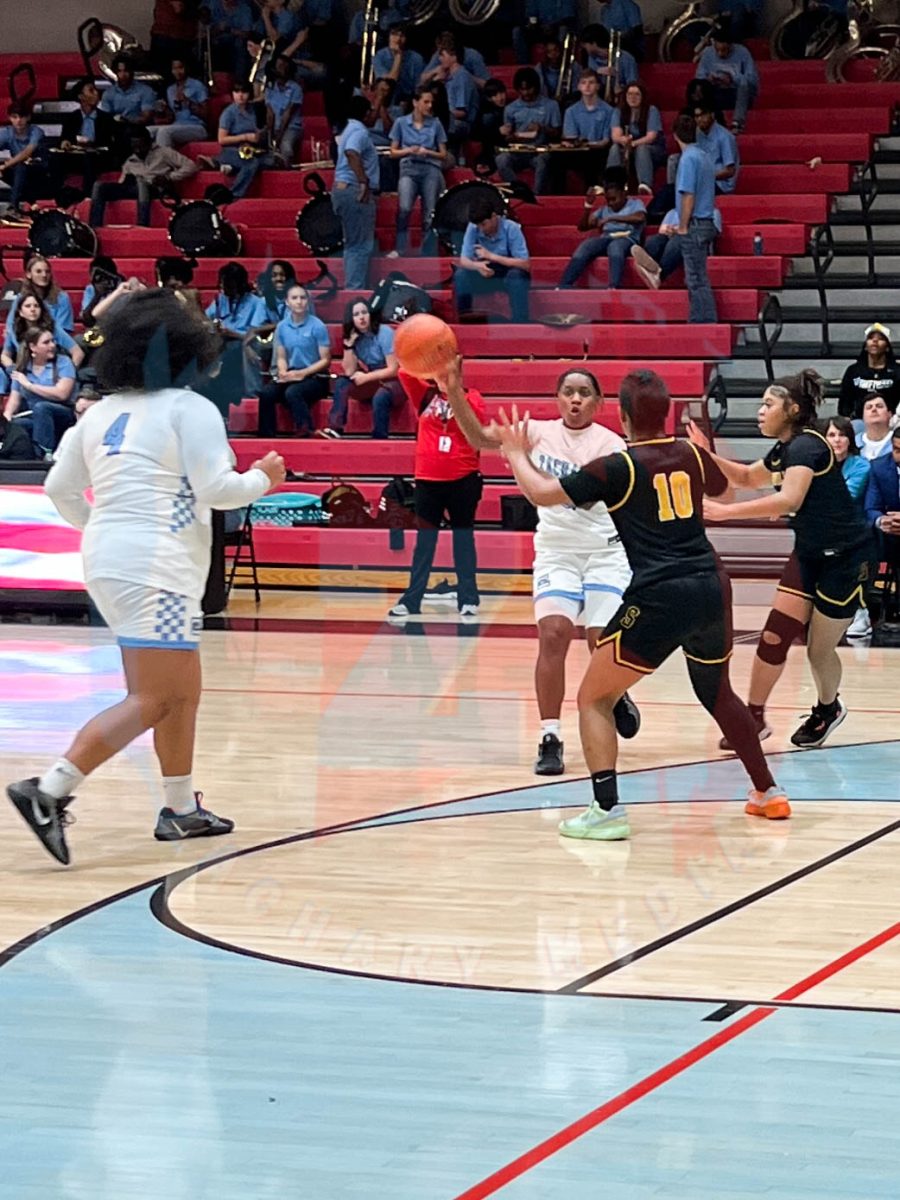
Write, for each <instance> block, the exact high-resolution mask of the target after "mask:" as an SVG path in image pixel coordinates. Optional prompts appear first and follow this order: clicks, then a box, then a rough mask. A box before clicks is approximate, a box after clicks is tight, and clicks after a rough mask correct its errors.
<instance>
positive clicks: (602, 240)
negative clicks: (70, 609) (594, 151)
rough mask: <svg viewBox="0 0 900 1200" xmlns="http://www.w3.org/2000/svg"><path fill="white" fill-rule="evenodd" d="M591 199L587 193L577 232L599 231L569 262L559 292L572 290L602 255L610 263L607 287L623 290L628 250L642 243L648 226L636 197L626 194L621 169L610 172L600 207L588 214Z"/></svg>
mask: <svg viewBox="0 0 900 1200" xmlns="http://www.w3.org/2000/svg"><path fill="white" fill-rule="evenodd" d="M592 204H593V199H592V195H591V193H588V195H587V197H586V198H585V202H584V211H583V212H582V215H581V220H580V221H579V222H578V228H579V229H580V230H582V231H584V230H588V229H596V230H598V234H597V236H595V237H590V238H586V239H585V240H584V241H583V242H582V243H581V244H580V246H578V248H577V249H576V251H575V253H574V254H573V255H572V257H571V259H570V260H569V263H568V266H567V267H566V269H565V271H564V272H563V277H562V279H561V280H560V281H559V286H560V287H561V288H571V287H574V286H575V284H576V283H577V282H578V280H579V279H580V278H581V276H582V274H583V273H584V271H585V269H586V268H587V267H588V266H589V265H590V264H591V263H592V262H593V261H594V259H595V258H600V257H602V256H603V255H606V257H607V258H608V260H609V283H608V285H607V286H608V287H609V288H611V289H618V288H620V287H621V286H622V275H623V273H624V271H625V260H626V259H627V258H628V256H629V254H630V252H631V247H632V246H633V245H636V243H637V242H639V241H640V239H641V234H642V233H643V231H644V226H645V225H646V223H647V213H646V211H645V209H644V206H643V204H642V203H641V201H640V200H638V199H637V198H636V197H631V198H630V199H629V197H628V195H627V193H626V191H625V172H624V170H622V169H621V168H617V169H616V170H610V171H608V172H607V176H606V187H605V188H604V190H603V203H602V204H601V205H600V206H599V207H598V208H595V209H593V211H592V210H591V206H592Z"/></svg>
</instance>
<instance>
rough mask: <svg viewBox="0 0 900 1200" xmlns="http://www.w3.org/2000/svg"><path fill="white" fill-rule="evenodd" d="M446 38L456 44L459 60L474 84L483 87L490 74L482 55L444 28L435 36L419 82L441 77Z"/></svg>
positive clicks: (429, 81) (427, 81)
mask: <svg viewBox="0 0 900 1200" xmlns="http://www.w3.org/2000/svg"><path fill="white" fill-rule="evenodd" d="M448 40H449V41H451V42H453V43H454V45H455V46H456V48H457V51H458V55H459V61H460V63H461V64H462V66H464V67H465V69H466V70H467V71H468V72H469V74H470V75H471V76H472V78H473V80H474V81H475V86H476V87H478V88H481V87H483V86H484V85H485V84H486V83H487V81H488V79H489V78H490V74H491V73H490V71H489V70H488V68H487V63H486V62H485V61H484V55H483V54H481V53H480V52H479V51H478V50H473V49H472V47H471V46H464V45H463V44H462V43H461V42H460V40H459V38H458V37H457V36H456V35H455V34H453V33H450V32H449V30H444V32H443V33H439V34H438V36H437V37H436V38H435V51H434V54H432V56H431V58H430V59H429V60H428V62H427V63H426V64H425V69H424V70H423V71H422V75H421V82H422V83H431V82H432V80H434V79H441V78H442V76H441V71H442V69H443V64H442V63H441V49H442V48H443V46H444V43H445V42H447V41H448Z"/></svg>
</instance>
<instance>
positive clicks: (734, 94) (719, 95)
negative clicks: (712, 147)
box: [697, 26, 759, 133]
mask: <svg viewBox="0 0 900 1200" xmlns="http://www.w3.org/2000/svg"><path fill="white" fill-rule="evenodd" d="M697 78H698V79H708V80H709V82H710V83H711V84H712V85H713V87H714V88H715V96H714V99H715V103H716V107H717V108H730V109H733V112H732V118H731V130H732V133H741V131H742V130H743V128H744V125H745V124H746V123H747V113H748V111H749V110H750V108H751V107H752V105H753V103H754V101H755V100H756V97H757V95H758V94H759V74H758V72H757V70H756V63H755V62H754V61H753V57H752V55H751V54H750V51H749V50H748V49H747V47H746V46H741V45H738V44H736V43H735V42H733V41H732V39H731V33H730V32H729V30H728V29H727V28H725V27H724V26H722V27H720V28H719V29H717V31H716V32H715V33H714V34H713V44H712V45H711V46H707V48H706V49H705V50H704V51H703V53H702V54H701V55H700V61H699V62H698V64H697Z"/></svg>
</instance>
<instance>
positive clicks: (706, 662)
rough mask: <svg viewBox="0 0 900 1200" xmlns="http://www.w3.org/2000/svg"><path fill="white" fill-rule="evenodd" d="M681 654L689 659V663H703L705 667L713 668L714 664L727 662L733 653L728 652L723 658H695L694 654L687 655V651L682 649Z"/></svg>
mask: <svg viewBox="0 0 900 1200" xmlns="http://www.w3.org/2000/svg"><path fill="white" fill-rule="evenodd" d="M681 653H682V654H683V655H684V657H685V658H689V659H690V660H691V662H695V663H703V664H704V665H705V666H715V665H716V663H725V662H728V660H729V658H731V655H732V654H733V651H732V650H729V651H728V653H727V654H726V655H725V657H724V658H697V656H696V654H688V652H687V650H685V649H683V648H682V651H681Z"/></svg>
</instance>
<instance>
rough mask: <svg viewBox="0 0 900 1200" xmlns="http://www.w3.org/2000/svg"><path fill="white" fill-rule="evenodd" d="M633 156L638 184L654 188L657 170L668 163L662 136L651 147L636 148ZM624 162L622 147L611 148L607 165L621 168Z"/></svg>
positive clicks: (614, 146) (658, 136)
mask: <svg viewBox="0 0 900 1200" xmlns="http://www.w3.org/2000/svg"><path fill="white" fill-rule="evenodd" d="M657 147H658V148H657ZM632 154H633V155H634V173H635V175H637V181H638V183H644V184H646V185H647V187H649V188H652V187H653V176H654V175H655V174H656V168H657V167H659V166H662V164H663V163H664V162H665V161H666V148H665V146H664V145H663V144H662V142H661V141H660V135H657V138H656V141H655V142H651V143H650V145H649V146H635V147H634V149H633V150H632ZM624 161H625V156H624V153H623V151H622V147H621V146H616V145H613V146H610V148H609V157H608V158H607V160H606V165H607V166H608V167H621V166H622V165H623V164H624Z"/></svg>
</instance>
